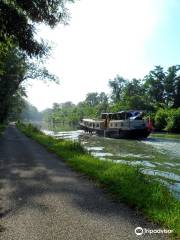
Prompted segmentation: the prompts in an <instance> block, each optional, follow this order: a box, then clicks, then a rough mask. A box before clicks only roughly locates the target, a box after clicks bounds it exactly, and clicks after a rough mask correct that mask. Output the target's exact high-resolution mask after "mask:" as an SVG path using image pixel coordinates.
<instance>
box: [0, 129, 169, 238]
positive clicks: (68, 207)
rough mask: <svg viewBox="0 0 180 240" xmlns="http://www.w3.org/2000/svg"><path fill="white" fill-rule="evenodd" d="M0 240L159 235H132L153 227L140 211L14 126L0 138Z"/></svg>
mask: <svg viewBox="0 0 180 240" xmlns="http://www.w3.org/2000/svg"><path fill="white" fill-rule="evenodd" d="M0 224H1V226H2V227H1V231H0V239H1V240H11V239H12V240H41V239H42V240H51V239H53V240H58V239H60V240H66V239H67V240H96V239H97V240H121V239H123V240H128V239H131V240H134V239H165V237H166V235H165V234H163V235H162V234H151V235H150V234H145V235H144V234H143V235H142V236H137V235H136V234H135V232H134V230H135V228H136V227H142V228H146V229H159V227H158V226H156V225H154V224H152V223H150V222H148V221H147V220H146V219H145V218H144V217H143V216H142V215H141V214H140V213H137V211H135V210H133V209H131V208H129V207H128V206H127V205H125V204H123V203H118V202H114V201H113V200H111V198H110V197H109V196H108V195H107V194H106V193H105V192H104V191H103V190H102V189H100V188H98V187H97V186H96V184H95V183H94V182H92V181H90V180H89V179H87V178H86V177H85V176H83V175H82V174H79V173H76V172H75V171H73V170H72V169H70V168H69V167H68V166H67V165H66V164H65V163H64V162H63V161H62V160H60V159H59V158H58V157H57V156H56V155H55V154H53V153H49V152H48V151H47V150H46V149H45V148H44V147H42V146H41V145H39V144H38V143H36V142H34V141H33V140H31V139H29V138H27V137H26V136H24V135H23V134H22V133H20V132H19V130H18V129H16V127H15V126H10V127H8V128H7V130H6V131H5V133H4V134H3V135H2V136H1V137H0Z"/></svg>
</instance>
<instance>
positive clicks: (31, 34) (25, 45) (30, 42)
mask: <svg viewBox="0 0 180 240" xmlns="http://www.w3.org/2000/svg"><path fill="white" fill-rule="evenodd" d="M67 1H68V2H74V0H38V1H37V0H29V1H22V0H11V1H9V0H8V1H7V0H1V1H0V16H1V17H0V42H2V43H4V42H6V41H7V39H10V40H11V41H12V42H13V43H15V44H16V45H18V46H19V48H20V49H21V50H23V51H25V52H26V53H27V54H28V55H29V56H40V57H41V56H43V55H45V54H46V53H47V46H46V45H45V44H44V43H43V41H41V42H38V41H37V40H36V39H35V33H36V29H35V23H36V24H39V23H44V24H47V25H49V26H50V27H52V28H53V27H54V26H56V25H57V24H58V23H59V22H63V23H66V22H67V20H68V16H69V15H68V10H67V8H66V7H65V3H66V2H67Z"/></svg>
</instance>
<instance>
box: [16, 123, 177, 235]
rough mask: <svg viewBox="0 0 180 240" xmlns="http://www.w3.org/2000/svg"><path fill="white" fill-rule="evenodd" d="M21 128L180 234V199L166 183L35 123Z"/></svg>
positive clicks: (74, 166)
mask: <svg viewBox="0 0 180 240" xmlns="http://www.w3.org/2000/svg"><path fill="white" fill-rule="evenodd" d="M18 127H19V128H20V129H21V131H23V132H24V133H25V134H26V135H28V136H30V137H31V138H33V139H35V140H36V141H38V142H39V143H41V144H42V145H44V146H46V147H47V148H48V149H49V150H50V151H52V152H55V153H56V154H57V155H58V156H60V157H61V158H63V159H64V161H65V162H67V163H68V164H69V165H70V166H71V167H73V168H74V169H76V170H78V171H80V172H83V173H85V174H87V175H88V176H89V177H91V178H92V179H94V180H96V181H97V182H98V183H99V184H101V186H103V187H104V188H106V189H107V191H108V192H109V193H111V194H113V196H114V197H115V198H116V199H120V200H122V201H124V202H127V203H129V204H130V205H131V206H133V207H136V208H138V209H140V210H141V211H143V212H144V214H145V215H146V216H148V217H149V218H150V219H151V220H153V221H154V222H157V223H161V224H162V225H164V226H166V227H168V228H169V229H173V230H174V231H175V232H176V234H178V235H180V202H179V201H178V200H177V199H175V198H174V197H173V195H172V194H171V193H170V192H169V191H168V189H167V187H165V186H164V185H163V184H162V183H159V182H157V181H155V179H153V178H152V177H151V176H148V175H145V174H143V173H141V172H140V170H139V168H137V167H133V166H129V165H126V164H120V163H113V162H110V161H102V160H100V159H98V158H97V157H93V156H91V155H90V154H89V153H88V152H86V151H85V150H84V148H83V147H82V146H81V145H80V144H79V143H74V142H71V141H66V140H62V139H54V138H53V137H49V136H46V135H44V134H43V133H42V132H40V131H39V130H37V129H34V127H33V126H32V125H28V126H26V125H23V124H19V125H18Z"/></svg>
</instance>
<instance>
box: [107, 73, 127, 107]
mask: <svg viewBox="0 0 180 240" xmlns="http://www.w3.org/2000/svg"><path fill="white" fill-rule="evenodd" d="M125 83H126V80H125V79H124V78H123V77H120V76H119V75H117V76H116V77H115V78H114V79H113V80H109V86H110V88H111V90H112V93H111V99H112V101H113V102H114V103H116V102H119V101H122V100H123V97H124V86H125Z"/></svg>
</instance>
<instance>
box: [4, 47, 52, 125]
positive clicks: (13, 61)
mask: <svg viewBox="0 0 180 240" xmlns="http://www.w3.org/2000/svg"><path fill="white" fill-rule="evenodd" d="M29 78H33V79H50V80H53V81H55V80H57V79H56V77H55V76H54V75H52V74H49V72H48V71H47V70H46V69H44V68H41V67H39V68H38V64H37V65H36V66H35V63H31V62H30V61H29V59H28V58H27V56H26V55H25V54H24V53H22V51H20V50H18V48H16V47H9V48H8V50H6V51H4V53H3V54H2V55H0V103H1V104H0V122H4V121H5V120H6V119H7V117H8V114H9V111H10V109H12V108H11V104H12V102H13V99H14V96H15V95H16V93H17V91H18V89H19V87H20V86H21V84H22V83H23V82H24V81H25V80H27V79H29Z"/></svg>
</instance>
